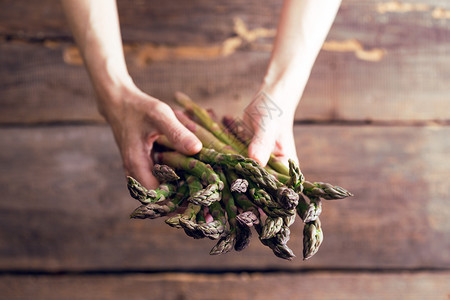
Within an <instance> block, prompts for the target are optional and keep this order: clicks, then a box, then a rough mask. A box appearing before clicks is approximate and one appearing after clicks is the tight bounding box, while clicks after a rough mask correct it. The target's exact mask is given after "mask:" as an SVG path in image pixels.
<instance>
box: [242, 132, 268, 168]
mask: <svg viewBox="0 0 450 300" xmlns="http://www.w3.org/2000/svg"><path fill="white" fill-rule="evenodd" d="M267 125H268V126H266V127H263V126H257V127H256V128H255V135H254V136H253V139H252V141H251V143H250V145H249V147H248V155H249V157H250V158H253V159H254V160H256V161H257V162H258V163H259V164H260V165H261V166H263V167H265V166H266V165H267V161H268V160H269V157H270V154H271V153H272V151H273V149H274V147H275V131H274V128H273V126H270V124H267Z"/></svg>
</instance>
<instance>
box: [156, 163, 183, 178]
mask: <svg viewBox="0 0 450 300" xmlns="http://www.w3.org/2000/svg"><path fill="white" fill-rule="evenodd" d="M152 173H153V175H154V176H155V177H156V179H158V181H159V182H168V181H176V180H178V179H180V177H179V176H178V175H177V173H176V172H175V170H174V169H172V168H171V167H169V166H167V165H160V164H155V165H154V166H153V169H152Z"/></svg>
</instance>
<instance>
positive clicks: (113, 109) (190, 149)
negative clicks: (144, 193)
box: [98, 85, 202, 189]
mask: <svg viewBox="0 0 450 300" xmlns="http://www.w3.org/2000/svg"><path fill="white" fill-rule="evenodd" d="M113 97H114V98H115V99H112V100H111V99H104V97H101V98H100V99H99V101H98V103H99V110H100V112H101V113H102V115H103V116H104V117H105V118H106V120H107V121H108V123H109V125H110V126H111V128H112V131H113V133H114V137H115V140H116V143H117V145H118V147H119V150H120V154H121V156H122V161H123V166H124V169H125V173H126V174H127V175H129V176H132V177H134V178H136V179H137V180H138V181H139V182H140V183H141V184H142V185H144V186H145V187H146V188H149V189H150V188H155V187H157V186H158V184H159V183H158V181H157V179H156V178H155V177H154V176H153V174H152V172H151V170H152V168H153V160H152V158H151V151H152V148H153V143H154V142H155V140H156V139H157V138H158V136H159V135H160V134H164V135H165V136H166V137H167V138H168V139H169V141H170V142H172V144H173V145H175V148H176V150H177V151H179V152H181V153H184V154H186V155H193V154H195V153H197V152H198V151H200V150H201V147H202V144H201V142H200V141H199V140H198V138H197V137H196V136H195V135H194V134H193V133H192V132H190V131H189V130H188V129H187V128H185V127H184V126H183V125H182V124H181V123H180V122H179V121H178V119H177V117H176V116H175V114H174V112H173V110H172V109H171V108H170V107H169V106H168V105H167V104H165V103H163V102H161V101H160V100H158V99H156V98H154V97H152V96H149V95H147V94H145V93H144V92H142V91H141V90H139V89H138V88H137V87H135V86H134V85H131V87H130V86H128V87H126V88H121V89H120V91H119V92H116V93H115V94H114V96H113ZM102 98H103V99H102ZM105 100H106V101H105Z"/></svg>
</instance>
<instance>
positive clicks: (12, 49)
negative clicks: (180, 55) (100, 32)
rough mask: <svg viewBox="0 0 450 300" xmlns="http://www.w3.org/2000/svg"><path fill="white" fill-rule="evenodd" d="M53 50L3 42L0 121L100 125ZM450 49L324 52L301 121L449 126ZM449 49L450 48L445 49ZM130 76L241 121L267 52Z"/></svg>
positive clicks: (84, 88)
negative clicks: (377, 57) (379, 54)
mask: <svg viewBox="0 0 450 300" xmlns="http://www.w3.org/2000/svg"><path fill="white" fill-rule="evenodd" d="M67 47H68V46H67V45H59V46H56V47H54V48H48V47H43V46H39V45H27V44H22V43H3V44H0V49H1V51H2V53H3V54H4V55H2V56H1V57H0V65H2V66H3V67H2V68H1V69H0V78H2V86H1V88H0V91H1V96H2V98H1V101H0V122H1V123H30V122H58V121H86V120H89V121H99V120H102V119H101V117H100V116H99V115H98V113H97V111H96V106H95V102H94V97H93V94H92V88H91V86H90V82H89V79H88V76H87V74H86V72H85V70H84V68H83V67H81V66H73V65H67V64H66V63H65V62H64V61H63V53H64V49H66V48H67ZM445 47H447V45H443V46H441V47H439V48H438V47H436V48H435V49H434V50H433V51H429V50H427V49H426V48H421V49H417V50H416V51H415V53H413V52H404V51H398V52H393V53H391V54H390V56H388V57H386V58H385V59H383V60H382V61H381V62H377V63H373V62H363V61H359V62H358V61H355V58H354V57H353V54H351V53H334V52H326V51H324V52H322V53H321V55H320V56H319V58H318V60H317V63H316V65H315V67H314V70H313V73H312V75H311V78H310V81H309V83H308V86H307V89H306V92H305V95H304V97H303V99H302V102H301V103H300V106H299V109H298V110H297V113H296V118H297V120H305V119H309V120H311V119H312V120H375V121H376V120H383V121H395V120H409V121H414V120H419V121H420V120H422V121H423V120H449V116H450V114H449V111H450V102H449V101H448V99H447V98H448V95H449V92H450V90H449V88H448V85H447V82H448V81H449V77H448V72H446V70H448V69H450V62H449V60H448V59H447V54H446V50H445V49H446V48H445ZM447 48H448V47H447ZM128 58H129V61H130V63H129V67H130V71H131V73H132V74H133V77H134V79H135V81H136V83H137V84H138V86H140V87H141V88H143V89H144V90H145V91H147V92H149V93H151V94H152V95H154V96H155V97H158V98H160V99H162V100H165V101H167V102H168V103H170V104H172V105H173V101H172V99H173V93H174V91H177V90H181V91H184V92H186V93H188V94H189V95H191V96H192V97H193V98H194V99H198V100H199V101H198V102H199V103H200V104H201V105H203V106H205V107H214V108H215V109H216V111H217V112H218V113H219V114H223V113H228V114H231V115H240V114H241V112H242V110H243V109H244V108H245V106H246V105H247V103H249V101H250V99H251V96H252V95H253V93H254V92H255V91H256V90H257V88H258V86H259V83H260V81H261V78H262V76H263V74H264V68H265V64H266V63H267V59H268V53H261V52H251V51H250V52H248V51H238V52H236V53H234V54H233V55H231V56H228V57H223V58H217V59H214V60H203V61H192V60H179V61H178V60H177V61H173V62H169V61H159V62H153V63H151V64H150V65H148V66H142V65H139V63H138V62H137V61H135V60H134V58H135V56H133V54H132V53H130V55H129V56H128Z"/></svg>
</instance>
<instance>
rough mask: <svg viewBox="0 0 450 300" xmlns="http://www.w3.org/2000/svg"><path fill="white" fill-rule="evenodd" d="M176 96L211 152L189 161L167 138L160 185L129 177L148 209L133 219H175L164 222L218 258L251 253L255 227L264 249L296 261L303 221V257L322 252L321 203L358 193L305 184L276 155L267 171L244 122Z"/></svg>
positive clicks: (159, 157) (157, 172) (157, 168)
mask: <svg viewBox="0 0 450 300" xmlns="http://www.w3.org/2000/svg"><path fill="white" fill-rule="evenodd" d="M176 98H177V100H178V102H179V103H180V104H181V105H182V106H183V107H184V108H185V109H186V112H187V113H188V114H190V115H191V117H192V118H194V119H195V120H193V119H192V118H189V117H187V116H186V115H184V114H179V115H178V118H179V120H180V121H181V122H182V123H183V124H184V125H185V126H186V127H187V128H189V129H190V130H191V131H192V132H193V133H194V134H196V136H197V137H198V138H199V139H200V140H201V142H202V143H203V145H204V148H202V150H201V151H200V152H199V153H198V154H197V155H195V156H190V157H188V156H185V155H183V154H180V153H177V152H175V151H171V149H174V147H173V145H171V143H170V142H169V141H168V139H167V138H165V137H164V136H161V137H160V138H159V139H158V141H157V142H158V143H159V144H161V145H162V146H164V151H159V152H157V153H156V154H155V160H156V161H157V162H158V163H157V164H155V165H154V167H153V174H154V176H155V177H156V178H157V179H158V180H159V181H160V182H161V184H160V185H159V187H158V188H156V189H153V190H148V189H146V188H145V187H144V186H142V185H141V184H140V183H139V182H138V181H137V180H136V179H134V178H132V177H128V189H129V192H130V195H131V196H132V197H133V198H135V199H137V200H138V201H139V202H140V203H141V205H140V206H139V207H138V208H136V209H135V211H133V212H132V213H131V215H130V217H131V218H133V219H154V218H158V217H162V216H169V218H168V219H166V221H165V222H166V223H167V224H168V225H170V226H172V227H175V228H180V229H183V230H184V232H185V233H186V234H187V235H188V236H190V237H192V238H194V239H200V238H205V237H206V238H209V239H212V240H217V244H216V245H215V246H214V247H213V248H212V249H211V251H210V254H211V255H217V254H223V253H227V252H229V251H231V250H232V249H234V250H236V251H241V250H243V249H245V248H246V247H247V246H248V245H249V243H250V240H251V236H252V229H251V228H252V227H254V228H255V230H256V232H257V234H258V236H259V240H260V241H261V243H262V244H263V245H265V246H267V247H269V248H270V249H271V250H272V251H273V253H274V254H275V255H276V256H277V257H280V258H283V259H287V260H291V259H292V258H294V257H295V255H294V253H293V251H292V250H291V249H290V248H289V247H288V245H287V243H288V241H289V237H290V232H291V230H290V226H291V225H292V224H293V223H294V222H295V219H296V215H298V216H299V217H300V219H301V220H302V221H303V222H304V230H303V258H304V259H308V258H310V257H312V256H313V255H314V254H315V253H317V251H318V249H319V246H320V244H321V243H322V240H323V232H322V228H321V223H320V220H319V215H320V213H321V211H322V200H323V199H325V200H333V199H343V198H345V197H348V196H352V194H351V193H349V192H348V191H346V190H345V189H343V188H342V187H339V186H333V185H331V184H328V183H323V182H309V181H306V180H305V177H304V176H303V174H302V172H301V170H300V168H299V166H298V165H297V164H296V163H295V162H294V161H292V160H290V161H289V166H285V165H283V164H282V163H281V162H280V161H278V160H277V159H276V157H275V156H274V155H272V156H271V158H270V161H269V166H268V167H266V168H263V167H261V166H260V165H259V164H258V163H257V162H256V161H255V160H253V159H250V158H248V157H247V146H248V143H249V141H250V138H251V136H250V135H249V134H248V132H246V131H244V130H243V129H242V128H241V127H242V124H241V123H237V122H235V121H232V120H231V119H230V118H224V122H223V124H220V123H218V122H216V121H215V120H214V119H213V118H211V117H210V114H209V113H208V112H207V111H206V110H204V109H203V108H201V107H200V106H198V105H197V104H196V103H194V102H193V101H192V100H191V99H190V98H189V97H188V96H186V95H184V94H181V93H178V94H177V95H176ZM196 121H197V122H198V123H197V122H196ZM167 148H169V149H167Z"/></svg>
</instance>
